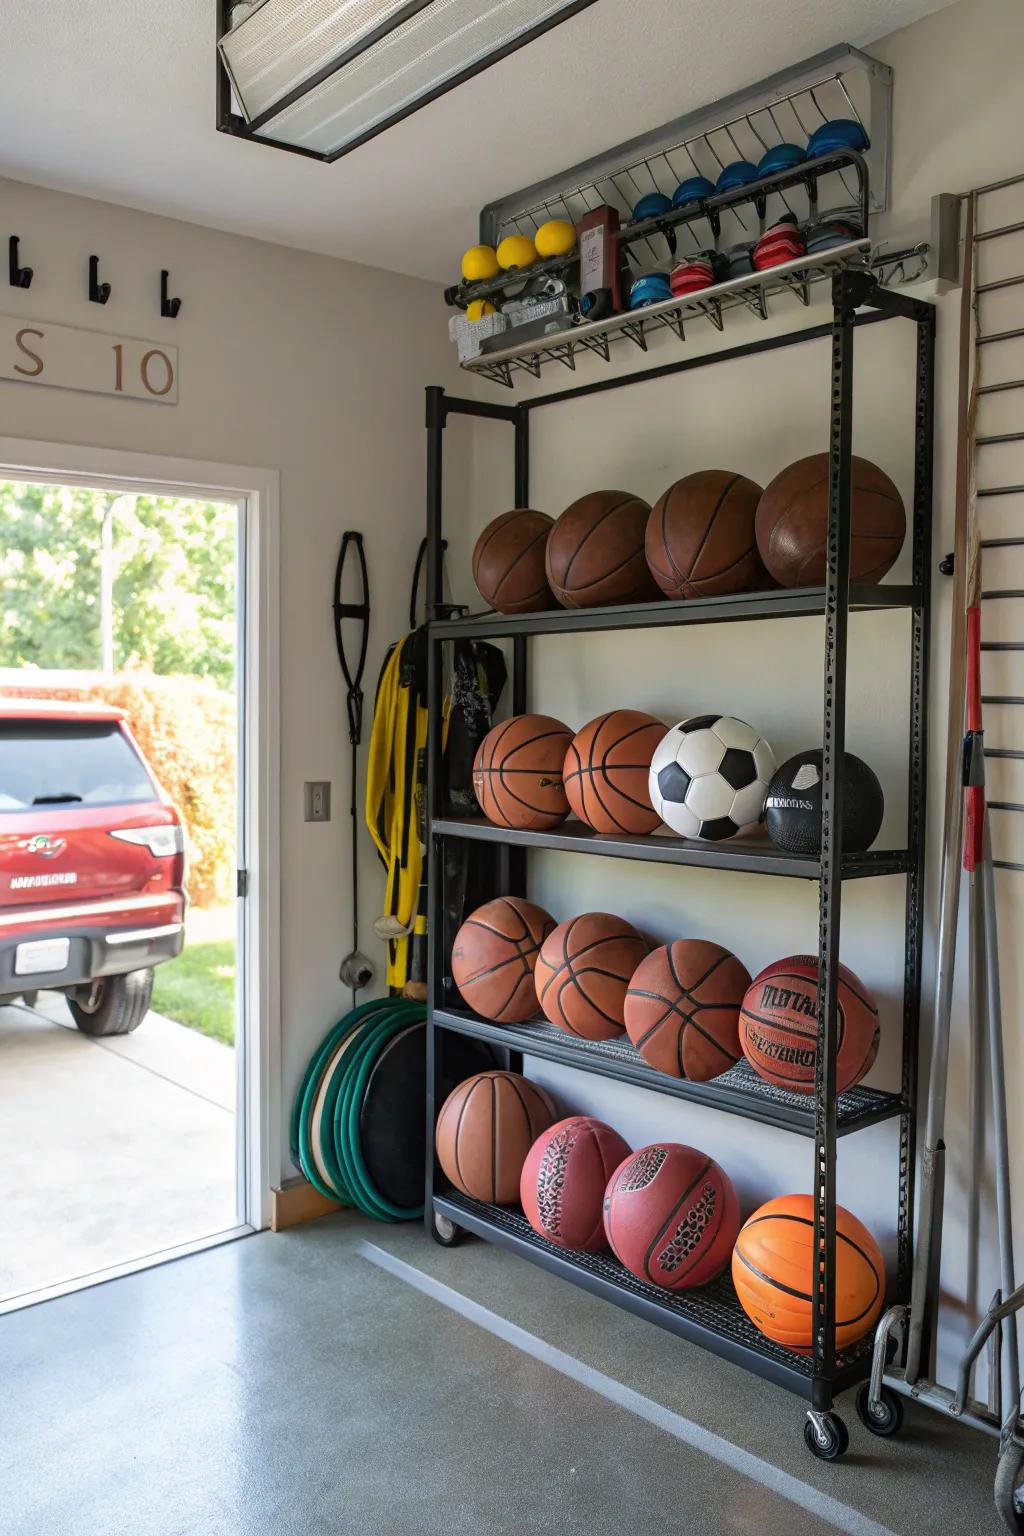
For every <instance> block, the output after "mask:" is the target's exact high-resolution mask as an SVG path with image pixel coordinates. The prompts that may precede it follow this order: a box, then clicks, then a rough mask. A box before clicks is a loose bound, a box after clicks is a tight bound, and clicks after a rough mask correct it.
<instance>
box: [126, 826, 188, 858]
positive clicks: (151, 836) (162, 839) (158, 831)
mask: <svg viewBox="0 0 1024 1536" xmlns="http://www.w3.org/2000/svg"><path fill="white" fill-rule="evenodd" d="M110 835H111V837H116V838H117V839H118V840H119V841H120V842H122V843H136V844H138V846H139V847H140V848H148V849H149V851H150V853H151V854H152V855H153V857H154V858H155V859H169V858H171V857H172V856H173V855H174V854H176V853H184V852H185V835H184V833H183V832H182V830H181V827H180V826H178V825H174V826H162V827H122V828H120V829H119V830H118V831H116V832H111V834H110Z"/></svg>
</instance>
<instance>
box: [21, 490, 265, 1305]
mask: <svg viewBox="0 0 1024 1536" xmlns="http://www.w3.org/2000/svg"><path fill="white" fill-rule="evenodd" d="M246 570H247V559H246V505H245V502H244V500H242V499H240V498H237V497H235V498H230V499H228V498H223V499H221V498H218V497H216V496H213V495H211V494H205V495H201V494H192V495H174V494H169V493H167V492H165V491H164V490H158V489H153V488H150V487H147V486H145V485H143V484H139V485H131V484H127V483H124V482H120V483H118V484H117V486H116V487H112V486H106V487H104V486H103V485H90V484H88V483H85V482H78V481H74V482H72V481H70V480H69V481H67V482H59V481H57V480H55V479H51V478H48V477H43V476H42V475H40V476H39V478H37V479H32V478H27V477H26V478H17V479H15V478H5V473H4V472H3V471H0V1155H2V1156H3V1159H4V1163H5V1167H6V1169H7V1170H8V1174H9V1179H10V1182H9V1184H8V1201H7V1213H6V1218H5V1228H6V1231H5V1243H4V1245H3V1246H2V1248H0V1308H3V1309H8V1308H10V1307H13V1306H17V1305H24V1304H27V1303H28V1302H30V1301H33V1300H36V1299H39V1298H40V1297H41V1296H43V1295H47V1294H52V1293H53V1292H54V1291H56V1290H61V1289H66V1288H68V1287H69V1286H73V1285H74V1284H76V1283H89V1282H91V1281H93V1280H95V1279H98V1278H103V1277H106V1276H107V1275H109V1274H110V1273H114V1272H120V1271H122V1270H123V1269H124V1268H125V1267H135V1266H137V1265H138V1264H139V1263H141V1262H145V1261H147V1260H153V1259H156V1258H160V1257H164V1256H166V1255H168V1254H170V1253H172V1252H177V1251H180V1250H181V1249H182V1248H183V1247H186V1246H189V1245H200V1244H203V1243H206V1242H208V1241H210V1240H216V1239H217V1238H218V1237H219V1236H223V1235H228V1234H233V1233H235V1232H237V1231H238V1230H239V1229H244V1227H245V1224H246V1222H247V1221H248V1220H249V1219H250V1204H251V1200H250V1190H249V1189H248V1187H247V1178H246V1172H247V1169H248V1167H249V1148H248V1145H247V1131H248V1129H249V1123H250V1118H251V1117H250V1115H249V1114H248V1113H247V1112H246V1111H247V1107H248V1105H247V1093H246V1084H247V1074H246V1065H245V1056H246V1045H247V1040H246V1018H247V1010H246V1009H245V1008H244V1007H243V1006H242V1003H243V999H244V978H245V976H246V974H247V971H248V969H249V967H248V965H247V957H246V953H245V945H246V943H247V938H246V935H247V934H248V933H249V932H250V931H251V930H250V925H249V924H248V923H247V922H246V921H245V920H244V917H245V913H244V894H245V887H244V881H242V880H240V878H239V871H240V870H243V869H244V868H245V863H246V860H245V857H244V847H243V842H244V837H245V820H246V819H245V816H244V809H245V803H244V802H245V794H244V786H245V775H244V773H243V771H242V770H243V765H244V754H243V750H242V744H243V743H244V742H245V741H246V739H247V730H246V719H245V707H246V706H245V701H246V698H247V691H246V687H245V675H244V672H245V658H246V654H247V648H246V643H245V612H246V605H245V584H246V583H245V574H246ZM186 893H187V894H186Z"/></svg>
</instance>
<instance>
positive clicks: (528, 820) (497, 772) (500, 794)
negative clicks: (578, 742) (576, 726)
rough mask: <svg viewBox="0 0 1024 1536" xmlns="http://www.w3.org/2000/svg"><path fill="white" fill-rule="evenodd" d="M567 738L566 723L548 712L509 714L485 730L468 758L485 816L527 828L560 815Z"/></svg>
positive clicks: (541, 826)
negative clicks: (552, 716) (480, 740)
mask: <svg viewBox="0 0 1024 1536" xmlns="http://www.w3.org/2000/svg"><path fill="white" fill-rule="evenodd" d="M570 741H572V731H570V729H569V727H568V726H567V725H563V724H562V722H561V720H553V719H552V718H551V716H550V715H515V716H513V718H512V719H511V720H503V721H502V723H501V724H500V725H496V726H495V727H494V728H493V730H490V731H488V732H487V735H486V736H485V737H484V739H483V741H482V742H481V743H480V745H479V747H478V748H477V753H476V758H475V760H474V763H473V791H474V793H475V795H476V798H477V802H478V803H479V806H480V809H481V810H482V811H483V813H484V815H485V816H486V817H487V819H488V821H493V822H495V823H496V824H497V825H498V826H499V827H518V828H520V829H522V830H525V831H529V832H541V831H544V830H546V829H548V828H550V827H557V826H558V823H559V822H560V821H564V820H565V818H566V817H567V816H568V814H569V802H568V800H567V799H566V795H565V786H564V784H563V782H562V771H563V768H564V765H565V754H566V751H567V750H568V746H569V743H570Z"/></svg>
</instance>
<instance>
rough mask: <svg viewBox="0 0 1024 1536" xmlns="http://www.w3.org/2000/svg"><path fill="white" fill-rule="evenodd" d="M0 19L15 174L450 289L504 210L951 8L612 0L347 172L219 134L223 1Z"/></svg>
mask: <svg viewBox="0 0 1024 1536" xmlns="http://www.w3.org/2000/svg"><path fill="white" fill-rule="evenodd" d="M0 3H2V9H3V22H2V42H3V65H4V68H3V90H2V92H0V175H7V176H11V177H14V178H15V179H18V180H22V181H31V182H37V183H40V184H42V185H44V186H50V187H55V188H59V189H61V190H64V191H69V192H77V193H80V194H82V195H84V196H87V197H97V198H104V199H106V200H107V201H110V202H115V203H123V204H126V205H127V206H129V207H133V208H141V209H145V210H147V211H149V212H152V213H161V214H168V215H171V216H174V217H178V218H182V219H186V220H188V221H190V222H192V223H197V224H206V225H211V226H213V227H214V228H218V229H225V230H232V231H234V232H236V233H239V234H245V235H253V236H256V237H258V238H260V239H264V240H273V241H275V242H277V243H279V244H282V245H290V246H296V247H299V248H301V249H304V250H311V251H320V252H323V253H325V254H329V255H333V256H342V257H346V258H348V259H350V260H353V261H360V262H366V263H369V264H370V265H372V266H378V267H384V268H387V269H389V270H392V271H398V272H408V273H412V274H415V275H417V276H421V277H427V278H432V279H435V280H437V281H445V280H448V281H451V280H453V279H454V277H455V276H456V275H457V270H456V269H457V258H458V255H459V253H460V252H461V250H462V249H463V247H464V246H466V245H469V244H471V243H472V242H473V241H474V240H475V238H476V220H477V214H478V212H479V209H480V208H481V207H482V206H483V204H485V203H486V202H489V201H491V200H492V199H493V198H494V197H496V196H500V195H502V194H504V193H506V192H512V191H515V190H516V189H517V188H519V187H521V186H525V185H527V184H529V183H531V182H533V181H536V180H538V179H539V178H540V177H542V176H544V175H548V174H554V173H556V172H557V171H558V170H559V169H561V168H562V167H564V166H567V165H571V164H573V163H574V162H576V161H578V160H582V159H585V158H587V157H588V156H589V155H592V154H595V153H597V152H598V151H599V150H601V149H604V148H606V147H607V146H609V145H611V144H614V143H617V142H620V141H621V140H624V139H628V138H630V137H632V136H633V135H634V134H637V133H641V132H643V131H644V130H645V129H647V128H651V127H655V126H657V125H658V124H659V123H662V122H666V121H668V120H670V119H672V118H675V117H678V116H680V115H681V114H682V113H684V112H687V111H690V110H692V109H694V108H697V107H700V106H703V105H704V104H706V103H707V102H710V101H713V100H715V99H717V98H719V97H721V96H724V95H726V94H728V93H729V92H731V91H735V90H738V89H740V88H742V87H744V86H747V85H750V84H753V83H754V82H756V81H757V80H760V79H762V78H764V77H765V76H767V75H769V74H772V73H774V72H775V71H777V70H779V69H783V68H785V67H786V66H787V65H788V64H791V63H795V62H797V61H799V60H800V59H803V58H807V57H809V56H810V55H811V54H814V53H817V52H819V51H820V50H821V49H823V48H828V47H831V46H833V45H834V44H836V43H853V44H855V45H861V46H863V45H864V44H866V43H869V42H870V41H871V40H872V39H873V38H878V37H881V36H884V35H885V34H886V33H888V32H891V31H895V30H896V29H897V28H899V27H902V26H905V25H907V24H909V23H910V22H912V21H916V20H917V19H918V18H919V17H921V16H924V15H927V14H928V13H929V12H931V11H936V10H940V9H942V7H943V6H944V5H945V4H948V3H950V0H772V3H771V4H768V5H766V4H765V0H729V3H728V4H727V5H725V6H723V5H722V3H721V0H597V3H596V4H595V5H593V6H591V7H590V8H588V9H587V10H585V11H583V12H582V13H581V14H580V15H578V16H576V17H574V18H573V19H571V20H570V21H567V22H565V23H564V24H562V25H561V26H559V27H556V28H555V29H554V30H553V31H551V32H549V33H548V34H547V35H546V36H544V37H542V38H540V39H538V40H537V41H536V42H533V43H530V44H529V45H527V47H525V48H524V49H522V50H521V51H520V52H519V53H517V54H514V55H513V56H512V57H510V58H508V59H505V60H503V61H502V62H501V63H500V64H497V65H495V66H494V67H493V68H491V69H489V70H486V71H485V72H484V73H483V74H481V75H478V76H477V77H476V78H475V79H473V80H470V81H468V82H467V83H466V84H464V85H462V86H459V87H458V88H457V89H455V90H454V91H452V92H451V93H450V94H449V95H447V96H444V97H441V98H440V99H439V100H438V101H436V102H434V103H432V104H431V105H430V106H428V107H426V108H424V109H423V110H422V111H420V112H417V113H415V114H414V115H413V116H412V117H410V118H407V119H406V120H405V122H403V123H400V124H398V125H397V126H396V127H394V128H391V129H389V130H388V131H387V132H385V133H383V134H382V135H380V137H379V138H377V139H374V140H372V141H371V142H370V143H369V144H366V145H364V146H363V147H362V148H361V149H357V150H356V151H355V152H354V153H353V154H351V155H349V156H347V157H345V158H344V159H342V160H339V161H337V162H336V163H335V164H334V165H321V164H319V163H317V162H315V161H309V160H305V159H303V158H301V157H299V156H296V155H289V154H284V153H282V152H280V151H275V150H271V149H267V148H266V147H264V146H261V145H256V144H250V143H246V142H244V141H242V140H238V139H232V138H230V137H228V136H226V135H224V134H218V133H216V132H215V130H214V17H215V4H214V0H163V3H159V0H157V3H154V0H45V3H44V4H40V0H0ZM725 16H727V17H728V25H723V17H725Z"/></svg>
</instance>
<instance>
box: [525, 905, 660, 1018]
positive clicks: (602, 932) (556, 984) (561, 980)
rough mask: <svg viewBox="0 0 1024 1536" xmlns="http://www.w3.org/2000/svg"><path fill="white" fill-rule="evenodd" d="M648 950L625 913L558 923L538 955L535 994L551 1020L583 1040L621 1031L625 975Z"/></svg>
mask: <svg viewBox="0 0 1024 1536" xmlns="http://www.w3.org/2000/svg"><path fill="white" fill-rule="evenodd" d="M646 953H647V940H646V939H644V938H642V937H641V935H640V934H639V933H637V931H636V929H635V928H634V927H633V925H632V924H631V923H627V922H626V920H625V918H622V917H613V916H612V914H611V913H610V912H585V913H584V914H583V916H582V917H573V918H570V920H569V921H568V922H567V923H559V925H558V927H557V928H555V929H554V930H553V931H552V932H551V933H549V934H548V936H547V938H546V939H545V940H544V943H543V945H542V946H541V951H540V954H539V955H538V956H537V965H536V969H535V971H534V981H535V983H536V986H537V998H538V1000H539V1002H540V1005H541V1007H542V1008H543V1010H544V1013H545V1015H546V1017H547V1018H548V1019H550V1020H551V1023H552V1024H557V1025H558V1027H559V1029H564V1030H566V1031H567V1033H568V1034H570V1035H581V1036H582V1037H583V1039H585V1040H613V1039H614V1038H615V1037H616V1036H617V1035H621V1034H622V1029H623V1020H622V1007H623V1004H624V1002H625V1000H626V988H627V987H628V985H629V978H630V977H631V976H632V974H633V972H634V971H635V970H636V968H637V966H638V965H639V964H640V961H641V960H642V959H643V958H644V956H645V955H646Z"/></svg>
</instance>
